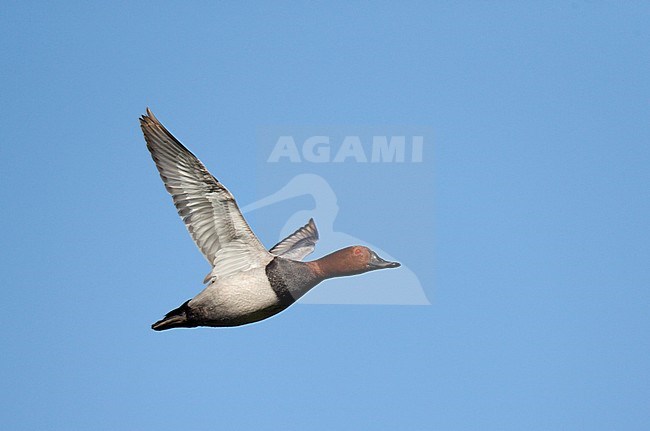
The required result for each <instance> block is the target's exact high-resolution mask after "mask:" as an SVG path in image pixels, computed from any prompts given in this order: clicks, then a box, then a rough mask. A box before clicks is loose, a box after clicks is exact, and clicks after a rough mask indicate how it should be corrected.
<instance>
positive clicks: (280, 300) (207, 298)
mask: <svg viewBox="0 0 650 431" xmlns="http://www.w3.org/2000/svg"><path fill="white" fill-rule="evenodd" d="M140 126H141V127H142V132H143V133H144V139H145V141H146V142H147V148H148V149H149V152H150V153H151V157H152V158H153V161H154V162H155V164H156V167H157V168H158V171H159V172H160V178H162V180H163V183H164V184H165V188H166V189H167V191H168V192H169V194H171V196H172V199H173V201H174V205H175V206H176V209H177V210H178V214H179V215H180V216H181V218H182V219H183V222H184V223H185V226H186V227H187V230H188V231H189V233H190V235H191V236H192V239H193V240H194V242H195V243H196V245H197V247H198V248H199V249H200V250H201V252H202V253H203V255H204V256H205V258H206V259H207V260H208V262H209V263H210V265H211V266H212V270H211V271H210V273H209V274H208V275H207V276H206V277H205V279H204V283H207V286H206V287H205V289H204V290H203V291H201V292H200V293H199V294H198V295H196V296H195V297H194V298H192V299H190V300H188V301H186V302H185V303H183V305H181V306H180V307H178V308H176V309H174V310H172V311H170V312H169V313H167V314H166V315H165V317H164V318H163V319H161V320H159V321H158V322H156V323H154V324H153V325H152V326H151V327H152V329H154V330H156V331H163V330H165V329H171V328H194V327H197V326H215V327H220V326H239V325H245V324H248V323H253V322H257V321H260V320H263V319H266V318H268V317H271V316H273V315H275V314H277V313H279V312H280V311H282V310H284V309H286V308H287V307H289V306H290V305H291V304H293V303H294V302H295V301H297V300H298V299H299V298H300V297H301V296H303V295H304V294H305V293H307V292H308V291H309V290H310V289H311V288H313V287H314V286H316V285H317V284H318V283H320V282H321V281H323V280H326V279H328V278H332V277H342V276H346V275H356V274H362V273H364V272H368V271H373V270H376V269H384V268H397V267H398V266H400V264H399V263H398V262H389V261H386V260H384V259H382V258H380V257H379V256H377V253H375V252H374V251H372V250H370V249H369V248H367V247H364V246H360V245H355V246H351V247H346V248H344V249H341V250H338V251H336V252H334V253H331V254H329V255H327V256H325V257H322V258H320V259H318V260H314V261H311V262H303V261H302V260H303V259H304V258H305V257H306V256H307V255H309V254H310V253H311V252H312V251H314V247H315V246H316V242H317V241H318V230H317V229H316V224H315V223H314V220H313V219H310V220H309V222H308V223H307V224H306V225H304V226H303V227H301V228H299V229H298V230H297V231H295V232H294V233H293V234H291V235H289V236H288V237H287V238H285V239H284V240H282V241H280V242H279V243H278V244H276V245H275V246H273V247H272V248H271V249H270V250H268V251H267V250H266V248H265V247H264V246H263V245H262V243H261V242H260V241H259V239H257V237H256V236H255V234H254V233H253V231H252V230H251V228H250V227H249V226H248V223H246V220H244V217H243V216H242V214H241V212H240V210H239V207H238V206H237V203H236V202H235V198H234V197H233V195H232V194H231V193H230V192H229V191H228V190H227V189H226V188H225V187H224V186H223V184H221V183H220V182H219V181H218V180H217V179H216V178H215V177H213V176H212V175H211V174H210V172H208V170H207V169H206V168H205V166H203V164H202V163H201V162H200V161H199V159H197V158H196V156H194V154H192V153H191V152H190V151H189V150H188V149H187V148H185V147H184V146H183V144H181V143H180V142H179V141H178V140H177V139H176V138H175V137H174V136H173V135H172V134H171V133H170V132H169V131H168V130H167V129H166V128H165V127H164V126H163V125H162V124H161V123H160V121H158V119H157V118H156V117H155V116H154V115H153V114H152V112H151V111H150V110H149V108H147V113H146V114H145V115H143V116H142V117H140Z"/></svg>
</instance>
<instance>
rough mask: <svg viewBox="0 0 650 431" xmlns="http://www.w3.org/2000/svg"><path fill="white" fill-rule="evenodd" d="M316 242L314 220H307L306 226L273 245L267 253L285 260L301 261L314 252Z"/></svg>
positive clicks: (316, 231)
mask: <svg viewBox="0 0 650 431" xmlns="http://www.w3.org/2000/svg"><path fill="white" fill-rule="evenodd" d="M317 241H318V229H316V223H314V219H309V222H307V224H306V225H304V226H303V227H301V228H299V229H298V230H297V231H295V232H294V233H292V234H291V235H289V236H288V237H286V238H285V239H283V240H282V241H280V242H279V243H277V244H276V245H274V246H273V247H272V248H271V250H270V251H269V253H271V254H272V255H274V256H280V257H284V258H286V259H292V260H303V259H304V258H305V257H306V256H307V255H309V254H310V253H312V252H313V251H314V248H316V242H317Z"/></svg>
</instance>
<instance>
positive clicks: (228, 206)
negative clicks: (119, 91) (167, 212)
mask: <svg viewBox="0 0 650 431" xmlns="http://www.w3.org/2000/svg"><path fill="white" fill-rule="evenodd" d="M140 125H141V127H142V132H143V133H144V138H145V140H146V142H147V148H148V149H149V152H150V153H151V157H152V158H153V160H154V162H155V164H156V167H157V168H158V172H159V173H160V178H162V180H163V183H164V184H165V188H166V189H167V191H168V192H169V194H170V195H171V196H172V200H173V201H174V205H175V206H176V209H177V210H178V215H179V216H180V217H181V219H182V220H183V222H184V223H185V226H186V227H187V230H188V231H189V233H190V235H191V236H192V239H193V240H194V242H195V243H196V245H197V247H198V248H199V250H201V252H202V253H203V255H204V256H205V258H206V259H207V260H208V262H210V264H211V265H212V266H213V270H212V272H211V273H210V276H212V277H216V278H222V277H227V276H229V275H231V274H234V273H236V272H238V271H246V270H248V269H251V268H257V267H261V266H263V265H266V264H267V263H268V262H269V261H270V260H271V258H272V256H271V255H270V254H269V253H268V252H267V251H266V250H265V249H264V246H263V245H262V243H260V241H259V240H258V239H257V237H256V236H255V234H254V233H253V232H252V231H251V228H250V227H249V226H248V223H246V220H245V219H244V217H243V216H242V214H241V212H240V211H239V208H238V206H237V203H236V202H235V198H234V197H233V195H232V194H231V193H230V192H229V191H228V189H226V188H225V187H224V186H223V184H221V183H220V182H219V181H218V180H217V179H216V178H215V177H213V176H212V175H211V174H210V172H208V170H207V169H206V168H205V166H204V165H203V164H202V163H201V162H200V161H199V159H197V158H196V156H194V154H192V153H191V152H190V151H189V150H188V149H187V148H185V147H184V146H183V144H181V143H180V142H179V141H178V140H177V139H176V138H175V137H174V136H173V135H172V134H171V133H170V132H169V131H168V130H167V129H166V128H165V127H164V126H163V125H162V124H161V123H160V121H158V119H157V118H156V117H155V116H154V115H153V114H152V113H151V111H150V110H149V109H148V108H147V113H146V115H143V116H142V117H141V118H140Z"/></svg>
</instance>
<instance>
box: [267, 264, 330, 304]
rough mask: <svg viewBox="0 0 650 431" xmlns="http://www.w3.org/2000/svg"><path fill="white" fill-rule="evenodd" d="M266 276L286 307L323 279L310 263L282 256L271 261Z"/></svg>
mask: <svg viewBox="0 0 650 431" xmlns="http://www.w3.org/2000/svg"><path fill="white" fill-rule="evenodd" d="M310 263H311V262H310ZM266 276H267V277H268V279H269V283H270V284H271V288H272V289H273V291H274V292H275V294H276V295H277V296H278V299H279V301H280V303H281V304H282V305H284V306H285V307H288V306H289V305H291V304H292V303H293V302H295V301H296V300H298V299H299V298H300V297H301V296H302V295H304V294H305V293H307V292H308V291H309V290H310V289H311V288H312V287H314V286H316V285H317V284H318V283H320V282H321V281H323V278H321V277H320V276H319V275H318V274H316V273H314V271H313V270H312V268H311V266H310V265H309V264H307V263H305V262H297V261H295V260H290V259H283V258H281V257H276V258H274V259H273V260H272V261H271V262H269V264H268V265H267V266H266Z"/></svg>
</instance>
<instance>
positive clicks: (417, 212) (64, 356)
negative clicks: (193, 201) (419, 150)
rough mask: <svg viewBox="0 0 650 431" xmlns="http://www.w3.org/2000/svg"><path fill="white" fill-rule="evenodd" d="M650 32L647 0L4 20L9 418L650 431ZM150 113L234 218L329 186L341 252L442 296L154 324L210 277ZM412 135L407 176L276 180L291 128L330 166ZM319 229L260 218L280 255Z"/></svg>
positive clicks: (94, 423)
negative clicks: (419, 155) (274, 150)
mask: <svg viewBox="0 0 650 431" xmlns="http://www.w3.org/2000/svg"><path fill="white" fill-rule="evenodd" d="M649 19H650V7H648V6H647V5H644V4H643V3H642V2H627V3H624V4H621V3H613V2H586V1H574V2H556V3H551V2H521V3H514V2H498V3H497V2H456V3H452V2H444V3H443V2H438V4H433V5H432V4H430V3H428V2H405V3H404V2H394V3H388V2H378V3H373V4H369V3H361V2H353V3H352V4H348V3H347V2H345V3H344V2H341V3H334V4H330V3H325V2H322V3H309V4H308V3H288V2H287V3H284V2H280V3H277V4H274V5H271V4H270V3H269V4H253V3H247V4H216V3H213V2H160V3H142V2H140V3H137V2H122V3H118V2H110V3H106V4H90V3H86V2H66V3H65V4H61V5H54V4H52V3H50V2H29V3H26V2H22V3H21V2H12V3H5V4H4V5H3V6H2V13H1V14H0V36H1V37H0V52H2V54H1V56H0V59H1V60H0V61H1V70H2V72H1V76H2V79H1V80H0V92H1V94H2V100H3V103H2V104H1V105H0V114H1V115H0V137H1V139H0V178H1V180H2V185H3V187H2V188H1V189H0V194H1V196H0V197H1V201H2V212H1V213H0V214H1V215H0V217H2V224H1V229H2V243H3V244H4V247H3V248H2V252H1V253H2V259H1V260H0V265H2V271H0V282H1V284H2V287H3V290H2V292H3V303H4V307H3V313H2V314H1V315H0V319H1V321H0V323H1V325H0V336H1V337H2V338H1V341H2V345H3V349H2V355H1V358H2V359H0V362H1V364H2V366H1V367H0V378H1V379H2V382H3V385H2V389H1V390H0V402H1V403H2V406H3V408H2V413H0V418H1V419H2V423H3V426H4V427H6V428H7V429H13V430H28V429H55V430H59V429H60V430H74V429H97V430H104V429H105V430H114V429H142V430H148V429H156V430H176V429H180V428H183V429H192V430H211V429H217V428H219V429H220V428H231V429H244V430H246V429H251V430H253V429H254V430H266V429H268V430H274V429H280V428H282V429H316V430H321V429H322V430H326V429H327V430H329V429H343V430H345V429H350V430H352V429H377V430H383V429H386V430H394V429H437V430H521V429H528V430H549V429H589V430H600V429H617V430H644V429H646V428H647V424H648V423H649V422H650V411H649V410H648V406H647V400H648V399H649V398H650V363H649V362H648V357H650V351H649V346H650V337H649V335H648V328H649V327H650V317H649V314H648V309H649V308H648V307H649V306H650V292H649V286H650V265H648V262H649V261H650V246H649V245H648V244H649V243H650V241H649V239H650V238H649V236H650V235H649V231H648V220H649V219H650V206H649V198H648V196H649V195H648V190H649V187H650V169H648V166H650V146H649V142H650V127H649V124H650V123H649V122H648V118H649V114H650V112H649V111H650V109H649V101H650V67H649V66H650V50H649V48H648V47H649V46H650V31H649V30H648V25H647V23H648V21H649ZM146 106H149V107H151V108H152V109H153V111H154V112H155V113H156V115H157V116H158V117H159V118H160V120H161V121H163V123H164V124H165V125H166V126H167V127H168V128H169V129H170V130H171V131H172V132H173V133H175V135H176V136H177V137H178V138H180V139H181V140H182V142H184V143H185V144H186V145H187V146H188V147H189V148H191V149H192V151H194V152H195V153H196V154H197V155H198V156H199V157H200V158H201V160H203V161H204V162H205V164H206V165H207V166H208V168H209V169H210V170H211V172H212V173H213V174H214V175H215V176H217V178H219V179H221V180H222V181H223V182H224V183H225V184H226V185H227V186H228V187H229V189H230V190H231V191H232V192H233V193H234V194H235V196H236V197H237V199H238V201H239V202H240V204H242V205H247V204H250V203H253V202H256V201H258V200H260V199H262V198H264V197H265V196H268V195H270V194H273V193H275V192H277V191H278V190H280V189H281V188H282V187H283V186H284V185H285V184H287V183H288V181H290V180H291V178H294V177H295V176H296V175H299V174H317V175H318V176H320V177H322V178H324V179H325V180H326V181H327V183H328V184H329V186H330V187H331V189H332V190H333V191H334V193H335V195H336V198H337V207H338V213H337V216H336V220H335V221H334V224H333V232H335V233H336V232H339V233H345V234H347V235H350V236H353V237H354V238H359V239H362V240H364V241H366V242H367V243H370V244H372V245H373V246H375V247H377V248H379V249H381V250H383V251H385V252H386V253H388V254H390V255H391V256H394V257H396V258H398V259H399V260H400V261H401V262H402V263H403V264H404V265H405V267H407V268H408V269H409V270H410V271H411V272H412V273H413V274H415V276H417V278H418V280H419V283H420V284H421V287H422V289H423V291H424V293H425V295H426V297H427V298H428V300H429V301H430V302H431V305H425V306H422V305H420V306H415V305H369V304H360V303H359V302H363V298H362V299H357V300H355V301H356V302H357V303H356V304H352V305H332V304H316V305H313V304H309V305H308V304H299V305H296V306H294V307H292V308H290V309H289V310H287V311H286V312H284V313H282V314H280V315H278V316H276V317H274V318H272V319H269V320H267V321H264V322H261V323H259V324H255V325H250V326H246V327H241V328H231V329H210V328H204V329H194V330H173V331H167V332H164V333H155V332H153V331H152V330H151V329H150V328H149V326H150V324H151V323H152V322H154V321H155V320H157V319H159V318H160V317H161V316H162V315H163V314H164V313H165V312H167V311H168V310H170V309H172V308H174V307H176V306H178V305H179V304H180V303H181V302H183V301H185V300H186V299H188V298H190V297H191V296H193V295H194V294H196V293H197V292H198V291H199V290H200V289H201V280H202V279H203V276H204V275H205V274H206V273H207V271H208V269H209V268H208V265H207V264H206V262H205V261H204V259H203V257H202V256H201V255H200V253H199V252H198V251H197V250H196V248H195V246H194V244H193V243H192V241H191V240H190V238H189V236H188V235H187V233H186V231H185V229H184V227H183V225H182V223H181V222H180V220H179V219H178V216H177V215H176V214H175V210H174V209H173V206H172V204H171V200H170V199H169V196H167V194H166V192H165V191H164V189H163V186H162V184H161V182H160V179H159V177H158V175H157V173H156V171H155V168H154V166H153V163H152V161H151V159H150V157H149V154H148V152H147V151H146V148H145V145H144V141H143V139H142V136H141V132H140V130H139V127H138V121H137V119H138V116H139V115H141V114H142V113H143V112H144V109H145V107H146ZM418 130H424V132H423V136H424V137H425V141H424V154H423V160H422V162H420V163H410V162H405V163H379V164H375V165H373V164H371V163H366V164H363V163H357V162H356V161H354V160H346V161H345V163H340V164H335V163H333V162H328V163H323V164H321V165H318V166H317V165H316V164H315V163H306V162H301V163H300V164H295V163H294V164H292V163H291V162H288V161H286V160H285V161H283V162H281V163H277V164H274V163H268V155H269V154H270V153H269V151H270V148H271V147H272V146H273V145H274V143H275V142H276V141H277V136H279V133H280V132H278V131H281V133H285V134H289V135H295V136H296V137H298V136H302V137H303V138H304V137H305V136H312V135H316V134H325V135H327V136H329V137H330V138H331V148H333V150H332V151H335V149H337V148H339V146H340V144H341V142H342V139H344V137H345V136H354V135H355V134H357V135H359V136H361V135H362V134H363V133H365V132H363V131H366V132H367V136H366V137H365V138H363V139H362V140H363V142H362V144H363V145H365V146H366V147H364V148H366V149H368V148H369V147H368V145H369V142H370V141H369V139H370V138H369V137H368V136H370V135H373V134H380V135H381V134H385V135H387V136H388V135H391V136H392V135H400V134H402V135H406V136H413V135H414V134H415V133H416V131H418ZM273 133H275V134H273ZM373 136H374V135H373ZM301 139H302V138H301ZM360 139H361V138H360ZM298 142H299V145H302V143H303V140H300V139H299V141H298ZM301 148H302V147H301ZM368 151H369V150H368ZM303 178H304V177H303ZM314 208H315V201H314V199H313V198H310V197H309V195H300V196H295V197H293V198H292V199H289V200H286V201H283V202H282V203H278V204H274V205H271V206H267V207H265V208H261V209H258V210H255V211H253V212H251V214H250V220H251V224H252V226H253V228H254V230H255V231H256V232H257V233H258V235H259V237H260V238H261V239H262V240H263V241H264V243H265V244H267V245H268V246H271V245H273V243H275V242H276V241H277V239H278V237H279V235H280V230H281V229H282V228H283V226H284V225H285V223H287V222H288V220H291V216H292V215H296V214H297V215H306V214H307V212H304V211H309V210H313V209H314ZM328 208H330V209H331V208H332V206H330V207H328ZM301 211H303V212H301ZM294 218H296V219H298V218H299V217H294ZM304 221H306V220H304ZM316 222H317V223H319V221H318V219H317V220H316ZM301 223H302V222H301ZM332 235H334V236H336V235H335V234H334V233H333V234H332ZM337 238H338V237H337ZM340 238H344V237H340ZM329 251H331V249H330V248H329V247H328V246H327V245H326V239H325V238H323V240H322V242H321V244H320V247H319V248H318V251H317V252H316V254H315V256H318V255H323V254H325V253H327V252H329ZM401 270H402V269H400V270H394V271H393V272H392V274H393V275H391V277H397V276H398V275H399V274H401V275H400V277H402V280H403V279H404V277H405V274H406V273H405V272H401V273H400V272H398V271H401ZM382 274H385V277H389V275H388V271H385V272H377V273H375V274H373V277H376V278H374V279H372V280H376V283H378V284H377V286H379V287H382V288H386V286H388V285H387V284H383V285H382V284H381V283H387V282H385V281H382V280H385V279H384V278H383V277H382ZM368 277H370V275H368ZM362 280H363V279H362V277H361V276H360V277H356V278H350V279H347V280H342V283H344V284H343V288H347V289H349V291H350V292H351V293H350V295H354V294H357V295H359V292H361V291H360V290H358V291H357V292H356V293H355V291H354V289H355V286H357V285H358V286H359V288H361V287H362V286H361V283H364V282H363V281H362ZM366 280H370V279H366ZM396 284H399V283H396ZM332 286H334V285H332ZM327 287H328V284H326V283H324V284H322V285H320V286H318V287H317V289H322V290H326V289H327ZM398 287H399V286H396V288H398ZM333 288H334V287H333ZM315 293H316V292H314V294H315ZM364 295H365V294H364ZM364 295H361V296H364ZM364 297H365V296H364ZM325 302H326V301H325ZM370 302H372V301H370Z"/></svg>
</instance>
